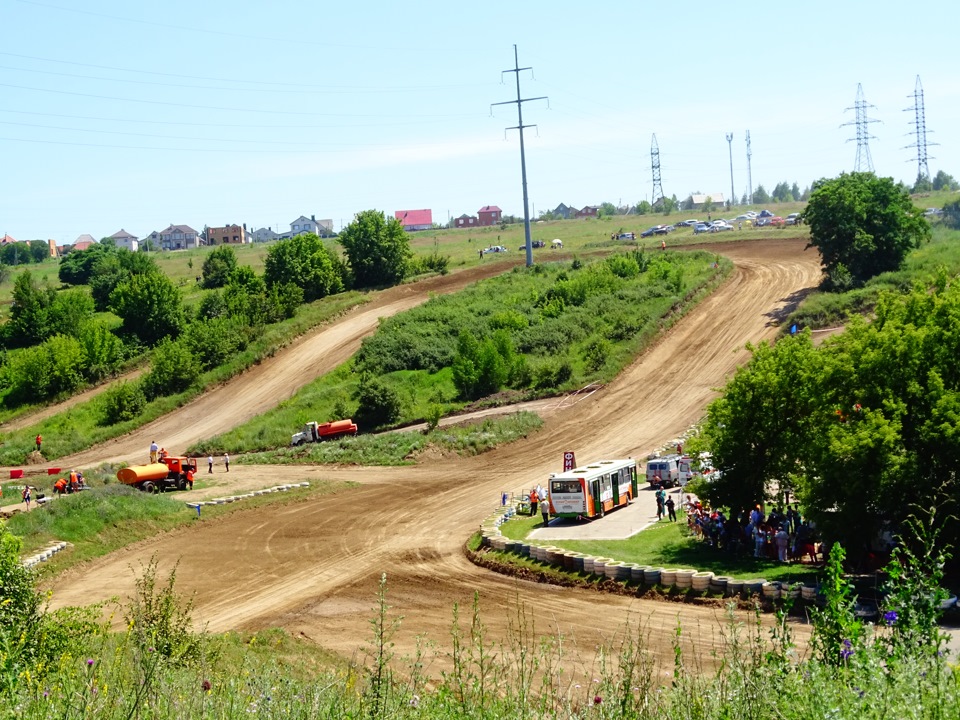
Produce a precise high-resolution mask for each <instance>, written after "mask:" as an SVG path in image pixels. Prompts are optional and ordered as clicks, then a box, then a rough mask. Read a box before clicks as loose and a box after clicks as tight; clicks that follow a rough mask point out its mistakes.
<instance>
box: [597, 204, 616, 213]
mask: <svg viewBox="0 0 960 720" xmlns="http://www.w3.org/2000/svg"><path fill="white" fill-rule="evenodd" d="M616 214H617V206H616V205H614V204H613V203H612V202H605V203H601V204H600V210H599V211H598V215H599V217H613V216H614V215H616Z"/></svg>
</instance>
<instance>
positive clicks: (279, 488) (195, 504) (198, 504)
mask: <svg viewBox="0 0 960 720" xmlns="http://www.w3.org/2000/svg"><path fill="white" fill-rule="evenodd" d="M305 487H310V483H309V482H306V481H304V482H301V483H293V484H292V485H276V486H274V487H272V488H264V489H263V490H253V491H251V492H248V493H244V494H242V495H230V496H228V497H221V498H213V499H212V500H200V501H193V500H191V501H187V502H186V506H187V507H190V508H194V509H197V508H202V507H204V506H208V505H226V504H227V503H234V502H237V501H238V500H247V499H249V498H252V497H258V496H260V495H265V494H267V493H274V492H287V491H288V490H298V489H299V488H305Z"/></svg>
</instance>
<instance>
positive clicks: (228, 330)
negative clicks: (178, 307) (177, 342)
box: [183, 318, 247, 370]
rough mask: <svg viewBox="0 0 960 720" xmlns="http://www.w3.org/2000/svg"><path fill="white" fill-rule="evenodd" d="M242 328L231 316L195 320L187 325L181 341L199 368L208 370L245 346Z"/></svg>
mask: <svg viewBox="0 0 960 720" xmlns="http://www.w3.org/2000/svg"><path fill="white" fill-rule="evenodd" d="M244 329H245V328H244V326H243V325H242V324H241V323H240V322H238V321H237V320H235V319H232V318H231V319H227V318H214V319H212V320H197V321H195V322H193V323H191V324H190V325H189V326H187V330H186V332H185V333H184V334H183V342H184V343H186V345H187V347H188V348H189V349H190V352H191V353H192V354H193V356H194V357H195V358H196V359H197V361H198V362H199V363H200V366H201V368H203V369H204V370H208V369H210V368H212V367H216V366H217V365H221V364H222V363H224V362H226V361H227V360H228V359H229V358H230V357H232V356H233V355H235V354H236V353H237V352H239V351H241V350H243V349H244V348H245V347H246V346H247V338H246V335H245V334H244Z"/></svg>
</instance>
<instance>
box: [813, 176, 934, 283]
mask: <svg viewBox="0 0 960 720" xmlns="http://www.w3.org/2000/svg"><path fill="white" fill-rule="evenodd" d="M803 217H804V222H806V224H808V225H809V226H810V244H809V246H808V247H815V248H817V250H818V251H819V252H820V262H821V264H822V265H823V268H824V270H825V271H826V272H827V274H828V276H829V275H830V274H831V273H832V272H833V271H834V270H835V269H837V268H838V267H839V266H841V265H842V266H843V267H844V268H845V269H846V270H847V271H848V272H849V273H850V276H851V278H852V280H853V283H854V284H855V285H862V284H863V283H864V282H866V281H867V280H869V279H870V278H871V277H873V276H874V275H877V274H879V273H882V272H886V271H888V270H896V269H897V268H899V267H900V265H901V263H902V262H903V259H904V258H905V257H906V256H907V253H908V252H910V250H912V249H913V248H916V247H919V245H920V243H921V242H922V241H923V240H928V239H929V238H930V225H929V224H928V223H927V221H926V220H925V219H924V217H923V215H922V213H921V212H920V211H919V210H918V209H916V208H915V207H914V206H913V203H912V202H911V201H910V196H909V195H908V194H907V193H906V192H905V191H903V190H901V189H899V188H897V186H896V185H895V184H894V182H893V180H892V179H891V178H878V177H877V176H876V175H874V174H873V173H849V174H847V173H843V174H841V175H840V177H838V178H834V179H830V180H827V179H823V180H818V181H817V182H816V183H814V185H813V192H812V193H811V195H810V202H809V203H808V205H807V209H806V210H805V211H804V215H803Z"/></svg>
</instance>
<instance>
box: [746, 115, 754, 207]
mask: <svg viewBox="0 0 960 720" xmlns="http://www.w3.org/2000/svg"><path fill="white" fill-rule="evenodd" d="M751 157H753V153H752V152H750V131H749V130H747V204H748V205H752V204H753V176H752V175H751V174H750V158H751Z"/></svg>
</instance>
